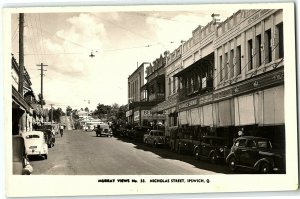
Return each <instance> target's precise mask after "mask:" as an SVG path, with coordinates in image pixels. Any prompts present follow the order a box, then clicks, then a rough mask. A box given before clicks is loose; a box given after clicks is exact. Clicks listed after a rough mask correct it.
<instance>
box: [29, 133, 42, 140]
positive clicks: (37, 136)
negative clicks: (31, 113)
mask: <svg viewBox="0 0 300 199" xmlns="http://www.w3.org/2000/svg"><path fill="white" fill-rule="evenodd" d="M32 138H40V136H39V135H36V134H32V135H27V136H26V139H32Z"/></svg>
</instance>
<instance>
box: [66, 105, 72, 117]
mask: <svg viewBox="0 0 300 199" xmlns="http://www.w3.org/2000/svg"><path fill="white" fill-rule="evenodd" d="M66 111H67V116H70V115H71V113H72V108H71V107H70V106H67V110H66Z"/></svg>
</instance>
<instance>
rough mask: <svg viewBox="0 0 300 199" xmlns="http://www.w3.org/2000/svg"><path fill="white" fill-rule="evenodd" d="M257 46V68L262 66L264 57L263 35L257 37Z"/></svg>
mask: <svg viewBox="0 0 300 199" xmlns="http://www.w3.org/2000/svg"><path fill="white" fill-rule="evenodd" d="M255 42H256V43H255V44H256V49H257V51H256V67H259V66H261V64H262V62H261V57H262V50H261V35H257V36H256V38H255Z"/></svg>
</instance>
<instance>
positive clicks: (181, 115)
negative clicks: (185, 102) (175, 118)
mask: <svg viewBox="0 0 300 199" xmlns="http://www.w3.org/2000/svg"><path fill="white" fill-rule="evenodd" d="M179 122H180V124H181V125H185V124H187V123H188V121H187V112H186V111H181V112H179Z"/></svg>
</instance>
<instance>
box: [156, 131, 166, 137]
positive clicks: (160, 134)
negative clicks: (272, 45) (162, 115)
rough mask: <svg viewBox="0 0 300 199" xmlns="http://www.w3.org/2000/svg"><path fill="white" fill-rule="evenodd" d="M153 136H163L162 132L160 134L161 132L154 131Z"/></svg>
mask: <svg viewBox="0 0 300 199" xmlns="http://www.w3.org/2000/svg"><path fill="white" fill-rule="evenodd" d="M154 135H156V136H163V135H164V132H162V131H155V132H154Z"/></svg>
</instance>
